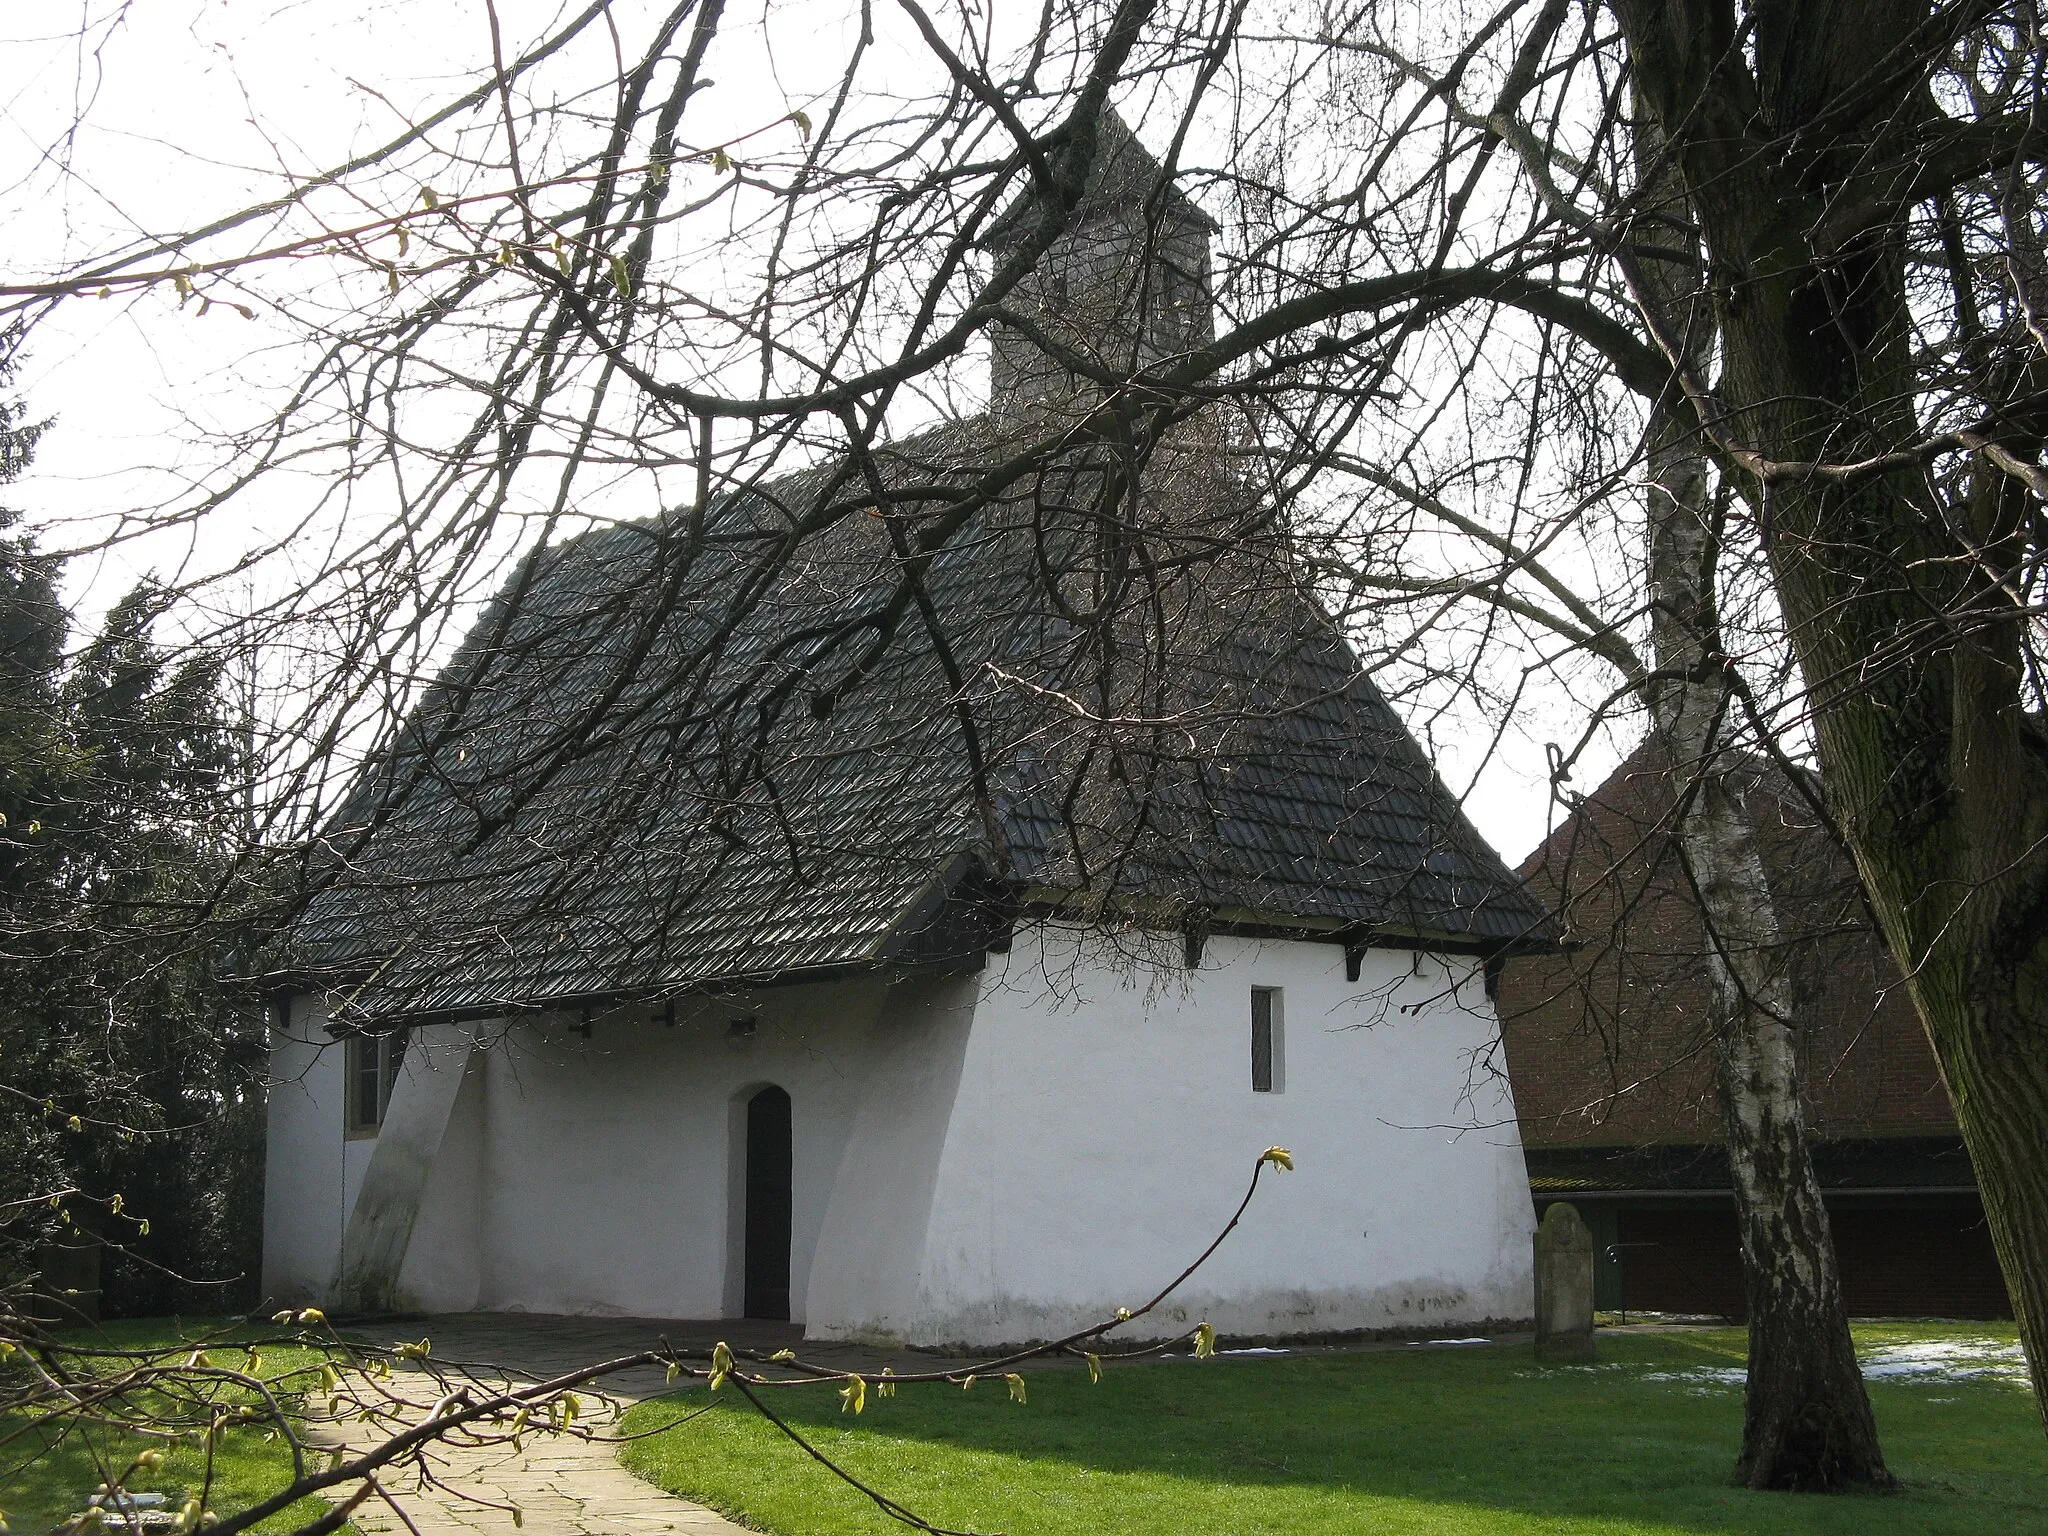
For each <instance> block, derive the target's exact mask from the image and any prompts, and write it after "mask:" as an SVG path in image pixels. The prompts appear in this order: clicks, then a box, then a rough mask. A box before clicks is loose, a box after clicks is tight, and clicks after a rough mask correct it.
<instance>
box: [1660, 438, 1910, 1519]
mask: <svg viewBox="0 0 2048 1536" xmlns="http://www.w3.org/2000/svg"><path fill="white" fill-rule="evenodd" d="M1650 468H1651V485H1650V509H1649V519H1648V528H1649V577H1650V600H1651V604H1652V607H1651V660H1652V667H1653V680H1652V682H1651V684H1650V687H1649V696H1650V698H1649V702H1650V707H1651V714H1652V718H1653V720H1654V722H1655V724H1656V728H1657V731H1658V734H1659V735H1660V736H1661V737H1662V738H1663V743H1664V747H1665V755H1666V758H1667V761H1668V762H1669V763H1670V766H1671V772H1672V774H1673V778H1674V788H1675V789H1676V791H1677V803H1678V804H1679V806H1680V807H1681V810H1680V816H1679V822H1678V826H1677V829H1676V836H1677V840H1678V846H1679V851H1680V853H1681V855H1682V857H1683V859H1684V862H1685V867H1686V870H1687V873H1688V874H1689V875H1690V877H1691V879H1692V882H1693V885H1694V889H1695V892H1696V895H1697V898H1698V902H1699V907H1700V912H1701V915H1702V917H1703V918H1704V919H1705V923H1706V928H1707V931H1708V933H1709V935H1710V937H1711V940H1712V949H1711V951H1710V953H1709V954H1708V955H1706V956H1705V957H1704V959H1705V963H1706V966H1707V971H1708V975H1709V979H1710V981H1711V983H1712V992H1711V1000H1712V1010H1713V1012H1712V1017H1711V1022H1712V1025H1713V1029H1714V1036H1715V1041H1716V1045H1717V1050H1718V1060H1717V1066H1718V1071H1717V1081H1718V1087H1719V1090H1720V1099H1721V1121H1722V1127H1723V1133H1724V1136H1725V1139H1726V1142H1727V1148H1728V1166H1729V1171H1730V1174H1731V1176H1732V1179H1733V1182H1734V1186H1735V1210H1736V1219H1737V1224H1738V1227H1739V1229H1740V1232H1741V1236H1742V1268H1743V1277H1744V1282H1745V1286H1746V1289H1747V1293H1748V1300H1749V1382H1748V1387H1747V1389H1746V1392H1745V1397H1744V1412H1743V1425H1742V1455H1741V1459H1740V1461H1739V1463H1738V1470H1739V1473H1740V1475H1741V1477H1742V1479H1743V1481H1744V1482H1745V1483H1747V1484H1748V1485H1749V1486H1750V1487H1752V1488H1790V1489H1802V1490H1825V1489H1834V1488H1840V1487H1844V1486H1851V1485H1860V1486H1876V1487H1890V1486H1892V1476H1891V1473H1890V1472H1889V1471H1888V1470H1887V1469H1886V1467H1885V1464H1884V1453H1883V1451H1882V1450H1881V1448H1880V1447H1879V1444H1878V1439H1877V1424H1876V1421H1875V1420H1874V1419H1873V1418H1872V1416H1871V1411H1870V1397H1869V1393H1868V1392H1867V1391H1866V1390H1865V1388H1864V1385H1863V1377H1862V1374H1861V1373H1860V1371H1859V1370H1858V1369H1857V1365H1856V1350H1855V1346H1854V1344H1853V1343H1852V1341H1851V1339H1850V1337H1849V1317H1848V1313H1847V1311H1846V1310H1845V1309H1844V1307H1843V1304H1842V1286H1841V1278H1840V1274H1839V1272H1838V1270H1837V1268H1836V1262H1835V1245H1834V1237H1833V1234H1832V1233H1831V1232H1830V1230H1829V1227H1828V1215H1827V1209H1826V1207H1825V1205H1824V1204H1823V1203H1822V1199H1821V1191H1820V1181H1819V1180H1818V1178H1817V1177H1816V1176H1815V1174H1814V1171H1813V1160H1812V1157H1811V1155H1810V1153H1809V1151H1808V1147H1807V1140H1806V1126H1805V1118H1804V1113H1803V1110H1802V1108H1801V1104H1800V1097H1799V1069H1798V1055H1797V1051H1796V1049H1795V1043H1796V1042H1795V1037H1794V1032H1793V1027H1792V1025H1793V1008H1794V1000H1793V996H1792V987H1791V985H1790V981H1789V978H1788V976H1787V973H1786V970H1785V967H1784V965H1783V964H1782V959H1781V957H1780V947H1779V937H1780V934H1779V925H1778V917H1777V908H1776V906H1775V904H1774V902H1773V901H1772V898H1771V892H1770V887H1769V885H1768V883H1767V881H1766V878H1765V873H1764V863H1763V855H1762V850H1761V848H1760V846H1759V844H1758V840H1757V836H1756V828H1755V826H1754V824H1753V822H1752V821H1751V819H1750V816H1749V812H1748V808H1747V806H1746V805H1745V804H1744V801H1743V798H1742V795H1741V792H1740V790H1739V788H1738V786H1737V782H1736V776H1735V773H1734V769H1735V768H1736V766H1737V764H1736V763H1735V762H1734V761H1733V760H1732V754H1731V752H1730V750H1729V742H1728V739H1727V721H1728V713H1729V710H1730V708H1731V706H1732V704H1733V702H1734V700H1733V697H1732V693H1731V690H1730V687H1729V680H1728V675H1727V671H1726V663H1725V659H1724V658H1723V657H1722V656H1721V655H1720V625H1719V622H1718V618H1717V605H1716V602H1715V596H1714V585H1713V584H1714V581H1715V579H1716V573H1715V571H1714V549H1715V547H1716V541H1715V540H1714V538H1713V537H1712V533H1711V529H1710V527H1709V524H1708V521H1707V509H1706V500H1707V498H1706V474H1705V465H1704V464H1703V463H1702V462H1701V459H1700V457H1699V444H1698V441H1697V439H1696V438H1694V437H1691V436H1690V435H1689V434H1685V433H1683V432H1682V431H1680V430H1679V429H1677V428H1675V427H1673V426H1671V425H1670V424H1668V423H1660V424H1659V427H1658V429H1657V433H1656V437H1655V438H1654V439H1653V446H1652V452H1651V465H1650Z"/></svg>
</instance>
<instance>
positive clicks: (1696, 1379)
mask: <svg viewBox="0 0 2048 1536" xmlns="http://www.w3.org/2000/svg"><path fill="white" fill-rule="evenodd" d="M1643 1380H1645V1381H1670V1382H1677V1383H1680V1384H1682V1385H1685V1386H1690V1387H1739V1386H1742V1385H1743V1384H1745V1383H1746V1382H1747V1381H1748V1380H1749V1371H1748V1369H1747V1368H1746V1367H1744V1366H1740V1365H1700V1366H1695V1367H1693V1368H1692V1369H1691V1370H1689V1371H1645V1372H1643Z"/></svg>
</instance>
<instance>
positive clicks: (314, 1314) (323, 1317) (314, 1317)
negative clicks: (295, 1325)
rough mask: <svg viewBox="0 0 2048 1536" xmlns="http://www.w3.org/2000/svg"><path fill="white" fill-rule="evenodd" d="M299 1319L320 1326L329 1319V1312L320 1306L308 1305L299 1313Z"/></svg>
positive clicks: (310, 1324)
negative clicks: (323, 1310)
mask: <svg viewBox="0 0 2048 1536" xmlns="http://www.w3.org/2000/svg"><path fill="white" fill-rule="evenodd" d="M299 1321H300V1322H302V1323H305V1324H307V1325H309V1326H312V1327H318V1326H319V1325H320V1324H321V1323H324V1322H326V1321H327V1314H326V1313H325V1312H322V1311H321V1310H320V1309H319V1308H318V1307H307V1308H305V1309H304V1310H302V1311H301V1312H300V1313H299Z"/></svg>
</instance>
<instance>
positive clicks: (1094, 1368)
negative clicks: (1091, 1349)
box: [1088, 1355, 1102, 1383]
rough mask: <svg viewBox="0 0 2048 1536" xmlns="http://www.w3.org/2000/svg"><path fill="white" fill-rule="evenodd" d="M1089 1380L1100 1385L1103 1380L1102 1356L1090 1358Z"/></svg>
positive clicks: (1091, 1356)
mask: <svg viewBox="0 0 2048 1536" xmlns="http://www.w3.org/2000/svg"><path fill="white" fill-rule="evenodd" d="M1088 1380H1089V1381H1090V1382H1091V1383H1099V1382H1100V1381H1101V1380H1102V1356H1100V1355H1090V1356H1089V1357H1088Z"/></svg>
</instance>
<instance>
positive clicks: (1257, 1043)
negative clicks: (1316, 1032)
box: [1252, 987, 1280, 1093]
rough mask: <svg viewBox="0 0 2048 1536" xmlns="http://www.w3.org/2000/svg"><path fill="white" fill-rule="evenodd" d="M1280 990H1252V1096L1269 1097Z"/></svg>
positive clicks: (1276, 988)
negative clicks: (1260, 1094) (1267, 1095)
mask: <svg viewBox="0 0 2048 1536" xmlns="http://www.w3.org/2000/svg"><path fill="white" fill-rule="evenodd" d="M1279 1034H1280V989H1279V988H1278V987H1253V988H1252V1092H1253V1093H1272V1092H1273V1091H1274V1084H1275V1082H1276V1075H1275V1072H1274V1067H1275V1063H1276V1059H1277V1057H1278V1055H1279V1043H1280V1042H1279Z"/></svg>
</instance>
